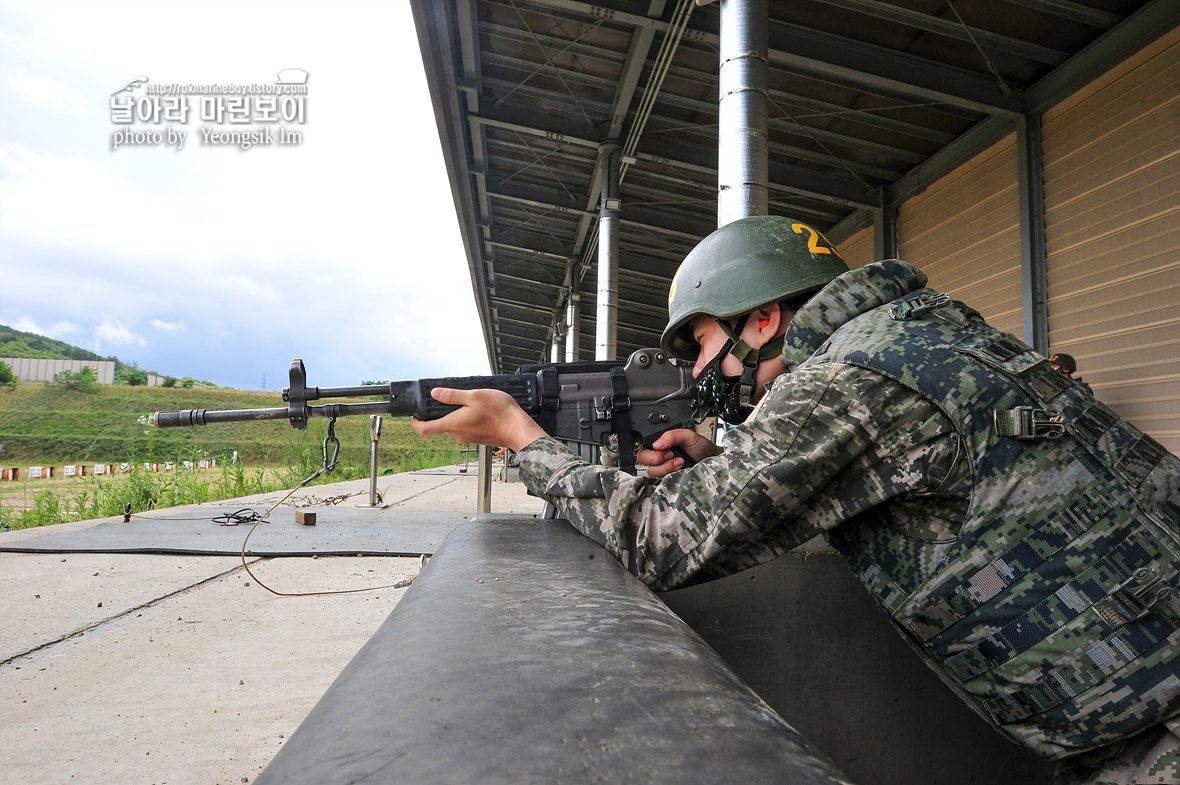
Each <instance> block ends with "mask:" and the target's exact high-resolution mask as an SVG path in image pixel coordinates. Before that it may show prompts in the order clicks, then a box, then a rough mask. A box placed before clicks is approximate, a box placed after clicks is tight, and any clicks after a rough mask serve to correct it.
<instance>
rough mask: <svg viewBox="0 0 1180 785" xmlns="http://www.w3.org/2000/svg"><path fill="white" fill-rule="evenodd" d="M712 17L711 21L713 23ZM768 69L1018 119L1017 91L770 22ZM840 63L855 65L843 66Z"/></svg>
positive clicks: (573, 1)
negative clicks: (1004, 90)
mask: <svg viewBox="0 0 1180 785" xmlns="http://www.w3.org/2000/svg"><path fill="white" fill-rule="evenodd" d="M530 2H531V4H532V5H535V6H538V7H542V8H554V9H560V10H563V11H567V12H571V13H574V14H577V15H579V16H583V17H589V18H591V19H597V18H605V19H608V20H610V21H612V22H619V23H623V24H630V25H632V26H634V27H641V26H652V27H655V29H657V30H661V31H662V30H666V29H667V25H666V24H664V23H663V22H657V21H655V20H651V19H646V18H644V17H641V16H638V15H636V14H627V13H624V12H621V11H615V10H613V9H604V8H602V7H601V6H595V5H593V4H591V3H584V2H579V1H578V0H530ZM715 21H716V16H715V15H714V16H713V17H711V22H712V23H714V24H715ZM770 33H771V42H770V44H771V48H770V51H769V53H768V55H769V60H770V64H771V65H774V66H780V67H783V68H786V69H788V70H792V71H798V72H800V73H803V74H810V75H817V76H820V77H822V78H828V79H840V80H843V81H844V82H845V83H848V84H856V85H859V86H860V87H861V89H865V90H866V91H868V92H873V91H875V90H884V91H887V92H888V93H890V94H893V95H908V96H913V97H917V98H922V99H924V100H928V101H938V102H942V103H946V104H950V105H953V106H959V107H961V108H964V109H970V110H972V111H975V112H980V113H982V114H996V115H1002V116H1006V117H1009V118H1010V119H1013V120H1015V119H1016V118H1017V117H1018V116H1020V115H1021V114H1023V111H1022V101H1021V96H1020V92H1019V91H1014V95H1012V96H1011V97H1005V96H1003V95H1002V94H1001V93H1000V91H999V89H998V86H997V84H996V82H995V81H994V80H993V79H991V78H990V77H986V76H981V75H980V74H978V73H975V72H973V71H967V70H964V69H958V68H950V67H948V66H944V65H940V64H939V63H936V62H933V61H931V60H927V59H925V58H921V57H915V56H912V55H905V54H902V53H898V52H894V51H892V50H889V49H886V48H885V47H878V46H871V45H868V44H863V43H860V42H857V41H853V40H851V39H848V38H843V37H841V36H837V35H832V34H830V33H821V32H818V31H815V30H806V29H803V28H799V27H796V26H794V25H791V24H788V23H785V22H777V21H775V20H773V19H772V20H771V22H770ZM685 38H686V39H687V40H695V41H703V42H706V43H709V44H711V45H713V46H714V47H716V46H719V45H720V40H721V39H720V36H719V35H718V34H717V33H715V32H711V31H708V32H706V31H702V30H700V29H693V30H689V31H688V33H686V35H685ZM845 63H855V64H856V65H855V66H851V67H850V66H847V65H844V64H845Z"/></svg>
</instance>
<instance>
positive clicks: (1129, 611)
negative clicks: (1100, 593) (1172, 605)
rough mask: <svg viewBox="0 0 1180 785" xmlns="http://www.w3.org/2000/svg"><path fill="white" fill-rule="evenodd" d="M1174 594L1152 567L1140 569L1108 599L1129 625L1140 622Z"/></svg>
mask: <svg viewBox="0 0 1180 785" xmlns="http://www.w3.org/2000/svg"><path fill="white" fill-rule="evenodd" d="M1171 593H1172V587H1171V585H1170V584H1168V583H1165V582H1164V579H1163V578H1161V577H1159V576H1157V575H1156V572H1155V569H1154V568H1152V567H1140V568H1139V569H1137V570H1135V572H1134V574H1132V575H1131V577H1130V578H1128V579H1127V580H1125V581H1123V582H1122V583H1121V584H1119V585H1118V587H1117V588H1115V590H1114V591H1112V592H1111V593H1110V595H1109V596H1108V597H1107V599H1109V600H1110V601H1111V604H1112V605H1113V606H1114V608H1115V610H1117V611H1118V612H1119V613H1120V614H1121V615H1122V617H1123V618H1124V619H1126V621H1127V623H1128V624H1130V623H1131V622H1133V621H1139V620H1140V619H1142V618H1143V617H1144V616H1146V615H1147V614H1149V613H1151V611H1152V610H1153V609H1154V608H1155V606H1156V605H1158V604H1159V603H1160V602H1161V601H1162V600H1164V599H1165V598H1166V597H1167V596H1168V595H1169V594H1171Z"/></svg>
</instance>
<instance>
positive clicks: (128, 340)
mask: <svg viewBox="0 0 1180 785" xmlns="http://www.w3.org/2000/svg"><path fill="white" fill-rule="evenodd" d="M94 334H95V335H96V336H97V337H98V339H99V340H100V341H106V342H107V343H113V344H114V345H115V346H143V345H144V344H146V343H147V341H145V340H144V339H143V338H142V337H141V336H139V335H136V334H135V333H134V332H132V331H131V330H129V329H127V328H126V327H124V326H123V325H122V324H120V323H118V322H112V321H111V320H109V319H108V320H106V321H104V322H103V323H102V324H100V325H99V326H98V327H96V328H95V330H94Z"/></svg>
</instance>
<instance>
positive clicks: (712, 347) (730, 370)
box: [691, 316, 745, 379]
mask: <svg viewBox="0 0 1180 785" xmlns="http://www.w3.org/2000/svg"><path fill="white" fill-rule="evenodd" d="M691 325H692V337H693V338H694V339H695V340H696V342H697V346H699V347H700V348H699V350H698V351H697V361H696V363H695V364H694V365H693V367H692V376H693V378H694V379H695V378H697V377H698V376H700V375H701V373H702V372H703V371H704V370H705V366H706V365H708V364H709V363H710V362H711V361H712V360H713V358H714V357H716V356H717V353H718V352H719V351H721V347H722V346H724V345H725V341H726V335H725V331H724V330H722V329H721V327H719V326H718V325H717V322H715V321H713V319H712V317H709V316H698V317H697V318H695V319H693V320H692V322H691ZM744 332H745V331H744V330H743V334H744ZM721 372H722V373H724V374H726V375H727V376H740V375H741V373H742V364H741V363H740V362H738V359H737V358H736V357H734V356H733V355H732V354H727V355H726V356H725V359H724V360H722V361H721Z"/></svg>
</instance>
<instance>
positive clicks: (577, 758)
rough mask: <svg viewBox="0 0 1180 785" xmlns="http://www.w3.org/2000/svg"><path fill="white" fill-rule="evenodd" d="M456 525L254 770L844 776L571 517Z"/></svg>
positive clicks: (692, 778) (505, 782) (715, 778)
mask: <svg viewBox="0 0 1180 785" xmlns="http://www.w3.org/2000/svg"><path fill="white" fill-rule="evenodd" d="M522 518H523V516H501V517H492V516H487V517H484V518H481V519H479V520H476V521H473V522H472V523H469V524H466V525H464V526H462V527H460V528H458V529H456V530H455V531H454V532H453V533H452V534H451V536H450V538H449V539H448V540H447V542H446V543H445V544H444V545H443V547H442V548H441V549H440V550H439V552H438V554H437V555H436V556H435V557H434V558H433V559H431V560H430V563H429V564H428V565H427V566H426V569H424V570H423V571H422V573H421V575H419V577H418V578H417V579H416V580H415V581H414V584H413V586H411V587H410V588H409V589H408V590H407V592H406V595H405V597H403V598H402V600H401V601H400V602H399V603H398V605H397V607H396V608H395V609H394V611H393V613H392V614H391V615H390V617H389V619H387V620H386V622H385V623H384V624H383V625H382V626H381V628H380V629H379V630H378V631H377V632H376V633H375V634H374V636H373V637H372V638H371V639H370V640H369V642H368V643H367V644H365V646H364V648H362V649H361V651H360V652H359V653H358V654H357V655H356V657H354V658H353V660H352V662H350V663H349V664H348V666H347V667H346V668H345V669H344V671H343V673H341V674H340V676H339V677H338V678H337V679H336V681H335V682H334V683H333V684H332V686H331V687H330V688H329V689H328V691H327V692H326V693H325V694H324V697H323V698H321V699H320V701H319V703H318V704H316V706H315V708H313V709H312V711H311V713H310V714H309V715H308V716H307V718H306V719H305V720H304V721H303V723H302V724H301V725H300V726H299V728H298V729H297V730H296V731H295V733H294V734H293V735H292V736H291V738H290V739H288V740H287V743H286V744H284V745H283V746H282V747H281V748H279V751H278V754H277V755H276V756H275V758H274V759H273V760H272V761H271V763H270V765H268V766H267V768H266V769H265V770H264V771H263V772H262V774H261V775H260V776H259V777H258V778H257V780H255V782H256V783H257V785H276V784H277V783H284V785H344V784H345V783H361V782H363V783H365V785H405V783H455V785H471V784H472V783H479V785H519V784H520V783H532V784H533V785H537V784H540V783H554V785H556V784H557V783H561V784H562V785H564V784H565V783H575V782H576V783H623V782H628V783H645V784H648V785H661V784H667V785H673V783H674V784H675V785H682V783H718V784H720V783H743V784H744V783H775V784H776V785H777V784H778V783H791V784H792V785H818V783H827V784H829V785H830V784H833V783H847V782H848V780H846V779H845V778H844V777H843V776H841V775H840V773H839V772H838V771H837V770H836V769H835V768H834V767H833V766H832V764H831V763H830V762H829V761H828V760H827V759H826V758H824V757H823V756H822V755H821V754H820V753H819V752H818V751H817V750H816V749H815V748H814V747H813V746H812V745H811V744H810V743H809V742H808V741H807V740H806V739H804V738H803V737H802V736H800V735H799V734H798V733H797V732H796V731H795V730H794V729H792V728H791V726H790V725H788V724H787V723H786V722H785V721H784V720H782V719H781V718H780V717H779V716H778V715H777V714H775V713H774V712H773V711H772V710H771V709H770V708H769V707H768V706H767V705H766V704H765V703H763V702H762V701H761V700H760V699H759V698H758V696H757V695H755V694H754V692H753V691H752V690H751V689H750V688H749V687H748V686H746V684H745V683H744V682H742V681H741V680H740V679H739V678H738V677H737V676H735V675H734V673H733V671H731V670H730V669H729V666H727V665H726V664H725V662H724V661H722V659H721V658H720V657H719V656H717V654H716V653H715V652H713V650H712V649H710V648H709V647H708V646H707V645H706V644H705V643H704V641H702V640H701V639H700V638H699V637H698V636H697V635H696V633H694V632H693V631H692V630H690V629H689V628H688V626H687V625H685V624H684V622H682V621H681V620H680V619H678V618H677V617H676V616H675V615H674V614H673V613H672V612H671V611H669V610H668V608H667V607H666V606H665V605H664V604H663V603H661V602H660V601H659V599H657V598H656V596H655V595H654V594H652V593H651V592H650V591H649V590H648V589H647V587H645V586H644V585H643V584H641V583H640V582H639V581H638V580H636V579H635V578H634V577H632V576H631V575H630V574H628V573H627V572H625V571H624V570H623V569H622V567H621V566H620V565H619V564H618V562H616V561H615V560H614V559H612V558H610V557H609V556H608V555H607V554H606V552H605V551H603V550H602V549H601V548H600V547H598V546H597V545H595V544H594V543H592V542H591V541H590V540H588V539H586V538H585V537H583V536H581V535H580V534H578V533H577V532H575V531H574V530H573V529H572V528H570V527H569V525H568V524H566V523H565V522H563V521H551V520H538V519H532V518H523V519H522Z"/></svg>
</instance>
